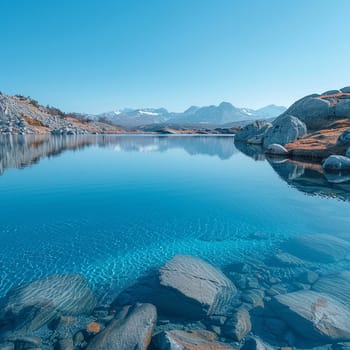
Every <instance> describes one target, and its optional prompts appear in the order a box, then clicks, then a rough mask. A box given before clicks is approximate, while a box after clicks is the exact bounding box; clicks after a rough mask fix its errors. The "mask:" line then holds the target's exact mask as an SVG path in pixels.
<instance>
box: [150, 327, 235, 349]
mask: <svg viewBox="0 0 350 350" xmlns="http://www.w3.org/2000/svg"><path fill="white" fill-rule="evenodd" d="M152 343H153V345H154V348H155V349H156V350H233V349H234V348H233V347H231V346H229V345H228V344H223V343H220V342H218V341H217V336H216V334H215V333H213V332H209V331H206V330H194V331H190V332H189V331H183V330H171V331H165V332H161V333H159V334H157V335H156V336H155V337H154V339H153V341H152Z"/></svg>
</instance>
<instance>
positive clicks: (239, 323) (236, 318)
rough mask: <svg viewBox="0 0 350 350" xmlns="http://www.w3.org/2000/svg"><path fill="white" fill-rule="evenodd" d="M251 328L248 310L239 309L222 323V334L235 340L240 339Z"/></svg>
mask: <svg viewBox="0 0 350 350" xmlns="http://www.w3.org/2000/svg"><path fill="white" fill-rule="evenodd" d="M251 330H252V323H251V320H250V315H249V312H248V311H247V310H245V309H239V310H238V311H237V312H236V313H235V314H234V315H233V316H232V317H230V318H229V319H228V320H227V321H226V323H225V325H224V335H225V336H226V337H228V338H231V339H233V340H235V341H241V340H242V339H243V338H244V337H245V336H246V335H247V334H248V333H249V332H250V331H251Z"/></svg>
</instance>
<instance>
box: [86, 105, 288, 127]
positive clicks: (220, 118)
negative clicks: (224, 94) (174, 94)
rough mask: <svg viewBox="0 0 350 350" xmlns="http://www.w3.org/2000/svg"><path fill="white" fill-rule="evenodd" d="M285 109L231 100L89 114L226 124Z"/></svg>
mask: <svg viewBox="0 0 350 350" xmlns="http://www.w3.org/2000/svg"><path fill="white" fill-rule="evenodd" d="M285 110H286V108H285V107H280V106H275V105H269V106H266V107H263V108H260V109H258V110H253V109H250V108H238V107H235V106H233V105H232V104H231V103H229V102H221V103H220V104H219V105H218V106H215V105H211V106H204V107H198V106H191V107H189V108H188V109H187V110H185V111H184V112H182V113H174V112H168V111H167V110H166V109H165V108H142V109H123V110H117V111H111V112H107V113H102V114H98V115H89V116H88V117H89V118H91V119H97V120H104V121H106V120H108V121H110V122H112V123H113V124H118V125H121V126H124V127H128V128H133V127H138V126H145V125H149V124H161V123H166V122H168V123H169V122H171V123H172V124H186V123H201V124H210V125H223V124H228V123H232V122H239V121H246V120H254V119H269V118H275V117H277V116H278V115H280V114H281V113H283V112H284V111H285Z"/></svg>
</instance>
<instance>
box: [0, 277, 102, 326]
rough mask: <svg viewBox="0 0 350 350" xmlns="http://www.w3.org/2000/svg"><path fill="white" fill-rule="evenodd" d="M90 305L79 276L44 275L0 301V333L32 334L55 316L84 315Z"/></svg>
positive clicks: (90, 295) (90, 298)
mask: <svg viewBox="0 0 350 350" xmlns="http://www.w3.org/2000/svg"><path fill="white" fill-rule="evenodd" d="M94 306H95V298H94V295H93V293H92V291H91V289H90V287H89V285H88V283H87V281H86V280H85V278H84V277H83V276H81V275H77V274H68V275H52V276H48V277H45V278H43V279H40V280H36V281H34V282H31V283H28V284H24V285H22V286H19V287H16V288H13V289H11V290H10V291H9V292H8V293H7V294H6V296H5V297H4V298H3V299H2V300H1V301H0V332H1V330H12V331H13V330H22V331H26V332H32V331H34V330H36V329H39V328H40V327H42V326H43V325H44V324H46V323H48V322H49V321H51V320H53V319H54V318H56V317H57V316H59V315H79V314H84V313H86V314H88V313H90V312H91V311H92V309H93V308H94Z"/></svg>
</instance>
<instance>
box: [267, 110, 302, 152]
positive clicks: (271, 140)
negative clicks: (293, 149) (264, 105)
mask: <svg viewBox="0 0 350 350" xmlns="http://www.w3.org/2000/svg"><path fill="white" fill-rule="evenodd" d="M306 133H307V129H306V125H305V124H304V123H303V122H302V121H300V120H299V119H298V118H297V117H294V116H292V115H288V114H285V115H281V116H280V117H278V118H277V119H275V120H274V122H273V123H272V128H270V129H269V130H268V131H267V132H266V134H265V137H264V141H263V145H264V147H265V148H267V147H268V146H269V145H272V144H279V145H282V146H284V145H286V144H287V143H290V142H293V141H295V140H297V139H298V138H300V137H302V136H304V135H306Z"/></svg>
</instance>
